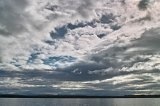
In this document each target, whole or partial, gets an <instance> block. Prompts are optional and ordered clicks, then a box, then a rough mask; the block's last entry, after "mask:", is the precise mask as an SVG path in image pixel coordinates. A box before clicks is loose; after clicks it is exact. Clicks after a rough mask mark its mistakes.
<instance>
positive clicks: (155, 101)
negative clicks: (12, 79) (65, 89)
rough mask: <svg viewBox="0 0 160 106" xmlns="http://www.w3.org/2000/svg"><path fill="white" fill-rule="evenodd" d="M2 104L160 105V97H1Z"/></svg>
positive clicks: (70, 105)
mask: <svg viewBox="0 0 160 106" xmlns="http://www.w3.org/2000/svg"><path fill="white" fill-rule="evenodd" d="M0 106H160V98H124V99H123V98H118V99H116V98H103V99H102V98H101V99H98V98H91V99H89V98H87V99H86V98H84V99H78V98H75V99H74V98H68V99H62V98H60V99H55V98H0Z"/></svg>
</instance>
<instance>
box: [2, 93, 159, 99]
mask: <svg viewBox="0 0 160 106" xmlns="http://www.w3.org/2000/svg"><path fill="white" fill-rule="evenodd" d="M0 98H160V95H124V96H87V95H12V94H2V95H0Z"/></svg>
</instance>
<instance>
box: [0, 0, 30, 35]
mask: <svg viewBox="0 0 160 106" xmlns="http://www.w3.org/2000/svg"><path fill="white" fill-rule="evenodd" d="M27 5H28V2H27V0H1V1H0V17H1V18H0V26H1V27H0V34H1V35H10V34H13V33H17V32H21V31H23V30H25V26H24V24H25V19H24V18H25V15H24V9H25V7H26V6H27Z"/></svg>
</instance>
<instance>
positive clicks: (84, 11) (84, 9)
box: [77, 0, 96, 18]
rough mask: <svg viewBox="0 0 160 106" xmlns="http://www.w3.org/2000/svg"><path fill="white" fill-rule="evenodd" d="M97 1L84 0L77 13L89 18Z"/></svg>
mask: <svg viewBox="0 0 160 106" xmlns="http://www.w3.org/2000/svg"><path fill="white" fill-rule="evenodd" d="M95 2H96V1H95V0H83V1H82V2H81V5H80V6H79V7H78V8H77V12H78V13H79V14H80V15H81V16H82V17H84V18H88V17H89V12H91V11H92V10H93V9H92V8H93V6H94V3H95Z"/></svg>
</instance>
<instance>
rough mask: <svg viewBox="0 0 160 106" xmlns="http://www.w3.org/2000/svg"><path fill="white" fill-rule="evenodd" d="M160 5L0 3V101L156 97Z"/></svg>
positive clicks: (65, 0) (126, 0)
mask: <svg viewBox="0 0 160 106" xmlns="http://www.w3.org/2000/svg"><path fill="white" fill-rule="evenodd" d="M159 5H160V1H159V0H1V1H0V17H1V18H0V94H26V95H37V94H52V95H97V96H99V95H105V96H110V95H116V96H117V95H155V94H160V90H159V88H160V83H159V82H160V78H159V75H160V49H159V45H160V27H159V26H160V21H159V20H160V7H159Z"/></svg>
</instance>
